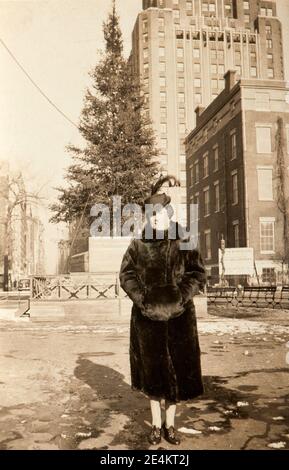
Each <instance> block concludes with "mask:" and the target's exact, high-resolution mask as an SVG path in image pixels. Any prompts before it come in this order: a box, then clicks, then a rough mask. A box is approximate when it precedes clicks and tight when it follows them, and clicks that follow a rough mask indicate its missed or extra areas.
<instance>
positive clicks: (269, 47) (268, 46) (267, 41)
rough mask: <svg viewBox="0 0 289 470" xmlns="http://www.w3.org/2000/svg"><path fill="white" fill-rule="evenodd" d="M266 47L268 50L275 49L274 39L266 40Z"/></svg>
mask: <svg viewBox="0 0 289 470" xmlns="http://www.w3.org/2000/svg"><path fill="white" fill-rule="evenodd" d="M266 46H267V49H272V47H273V41H272V39H266Z"/></svg>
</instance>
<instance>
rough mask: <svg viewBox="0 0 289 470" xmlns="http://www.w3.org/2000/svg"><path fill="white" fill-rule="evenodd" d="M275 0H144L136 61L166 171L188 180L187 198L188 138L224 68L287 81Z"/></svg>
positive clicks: (245, 75) (134, 45) (220, 85)
mask: <svg viewBox="0 0 289 470" xmlns="http://www.w3.org/2000/svg"><path fill="white" fill-rule="evenodd" d="M276 15H277V13H276V1H263V0H250V1H243V0H144V1H143V11H142V12H141V13H140V14H139V15H138V18H137V21H136V24H135V27H134V31H133V37H132V54H131V62H132V65H133V68H134V70H135V72H136V73H137V74H138V75H139V76H140V78H141V82H142V84H143V91H144V96H145V103H146V111H147V113H148V115H149V116H150V118H151V119H152V121H153V127H154V130H155V133H156V136H157V140H158V145H159V148H160V149H161V155H160V157H158V159H159V160H160V163H161V167H162V172H163V173H164V174H165V173H166V172H168V173H169V174H174V175H176V176H178V177H179V178H180V180H181V182H182V188H181V190H180V195H179V199H178V201H177V202H186V159H185V145H184V138H185V136H186V135H187V133H188V131H190V130H191V129H193V128H194V127H195V124H196V121H195V113H194V111H195V108H196V107H197V106H198V105H201V106H204V107H207V106H208V105H209V104H210V103H211V101H212V100H214V99H215V98H216V97H217V95H218V94H219V93H220V92H221V91H222V90H223V88H224V73H225V72H226V71H227V70H229V69H234V70H236V71H237V75H238V78H239V77H242V78H246V79H249V78H259V79H263V80H267V79H269V80H271V79H275V80H283V79H284V71H283V51H282V28H281V23H280V20H279V19H278V18H277V16H276Z"/></svg>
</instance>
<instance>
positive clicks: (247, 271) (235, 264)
mask: <svg viewBox="0 0 289 470" xmlns="http://www.w3.org/2000/svg"><path fill="white" fill-rule="evenodd" d="M221 260H222V250H220V249H219V273H220V274H221V273H222V263H221ZM224 265H225V276H234V275H235V276H238V275H239V276H242V275H245V276H252V275H253V274H254V249H253V248H225V254H224Z"/></svg>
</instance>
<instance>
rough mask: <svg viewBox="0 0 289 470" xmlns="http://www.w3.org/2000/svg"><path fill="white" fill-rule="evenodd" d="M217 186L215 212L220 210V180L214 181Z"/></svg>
mask: <svg viewBox="0 0 289 470" xmlns="http://www.w3.org/2000/svg"><path fill="white" fill-rule="evenodd" d="M214 186H215V212H219V211H220V184H219V181H216V182H215V183H214Z"/></svg>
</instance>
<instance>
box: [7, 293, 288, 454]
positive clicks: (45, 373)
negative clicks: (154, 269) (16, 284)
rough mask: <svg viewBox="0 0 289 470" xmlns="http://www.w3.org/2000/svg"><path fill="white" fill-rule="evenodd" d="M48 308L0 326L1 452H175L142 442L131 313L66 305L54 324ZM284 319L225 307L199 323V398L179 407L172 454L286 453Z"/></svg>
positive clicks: (279, 313)
mask: <svg viewBox="0 0 289 470" xmlns="http://www.w3.org/2000/svg"><path fill="white" fill-rule="evenodd" d="M45 308H46V314H45V315H43V316H41V314H39V315H37V306H36V307H35V306H34V312H35V311H36V314H35V315H33V316H32V318H30V319H28V318H26V319H25V318H24V319H21V318H17V319H15V320H14V321H8V320H7V317H5V316H4V318H3V319H0V450H10V449H11V450H13V449H14V450H16V449H17V450H21V449H24V450H44V449H45V450H58V449H67V450H68V449H79V450H82V449H83V450H84V449H107V450H132V449H142V450H146V449H154V450H156V449H167V450H174V449H175V448H174V447H173V446H171V445H170V444H168V443H167V442H166V441H165V440H162V442H161V444H160V445H159V446H150V444H149V443H148V441H147V433H148V431H149V426H150V419H151V415H150V407H149V401H148V399H147V398H146V397H145V396H144V395H143V394H142V393H138V392H135V391H132V390H131V387H130V374H129V355H128V348H129V336H128V335H129V318H130V317H129V313H127V312H123V313H122V315H120V314H118V313H116V310H115V308H114V306H113V305H112V304H109V302H106V303H105V302H104V303H98V302H74V303H73V302H72V303H71V302H70V303H67V304H65V305H62V307H61V314H59V315H58V316H57V314H56V313H55V308H54V314H53V315H52V316H51V318H49V315H48V314H47V306H46V307H45ZM48 310H49V308H48ZM52 311H53V309H52ZM288 317H289V311H288V310H287V311H286V310H270V309H239V310H236V309H233V308H230V307H225V306H223V307H211V308H209V312H208V313H207V314H202V313H201V314H199V315H198V329H199V336H200V343H201V350H202V370H203V377H204V385H205V394H204V395H203V396H202V397H200V398H198V399H195V400H192V401H190V402H182V403H181V404H179V405H178V407H177V416H176V427H177V429H178V430H179V433H180V436H181V439H182V441H181V445H180V446H179V447H178V449H179V450H181V449H185V450H188V449H196V450H203V449H215V450H217V449H228V450H229V449H230V450H231V449H244V450H245V449H246V450H247V449H267V450H274V449H284V450H286V449H287V450H288V449H289V407H288V400H289V390H288V385H289V380H288V379H289V374H288V373H289V357H288V355H287V353H289V343H288V341H289V322H288ZM0 318H1V315H0ZM286 359H287V360H286Z"/></svg>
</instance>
